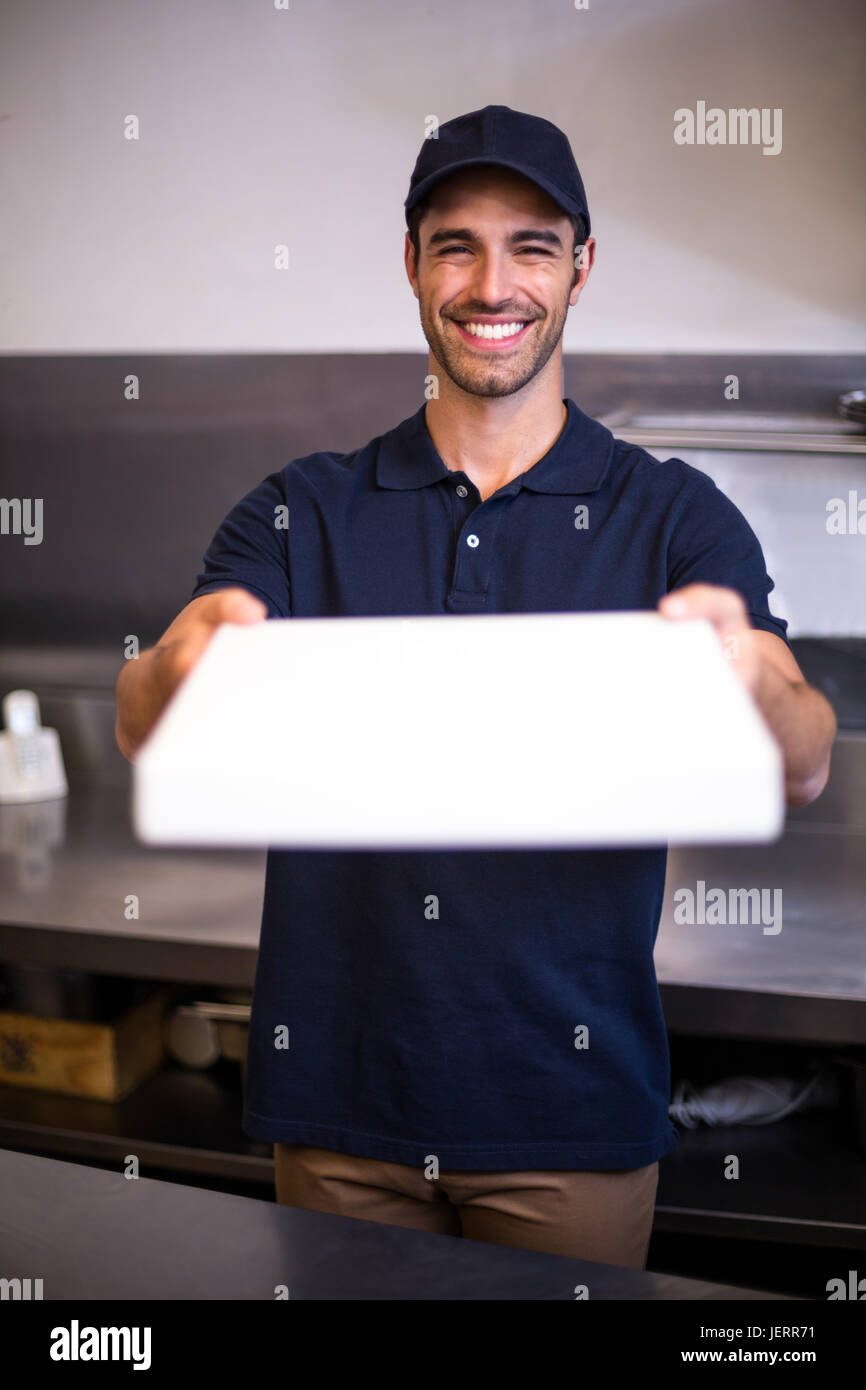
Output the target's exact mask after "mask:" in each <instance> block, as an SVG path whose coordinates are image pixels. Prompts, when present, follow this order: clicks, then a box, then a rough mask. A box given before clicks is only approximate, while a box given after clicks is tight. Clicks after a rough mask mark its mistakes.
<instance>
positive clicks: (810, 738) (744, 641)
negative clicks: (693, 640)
mask: <svg viewBox="0 0 866 1390" xmlns="http://www.w3.org/2000/svg"><path fill="white" fill-rule="evenodd" d="M658 610H659V612H660V613H661V615H662V617H664V618H671V619H673V620H677V619H682V618H707V619H708V620H709V621H710V622H711V623H712V624H713V626H714V627H715V629H716V632H717V633H718V636H719V639H720V641H721V642H722V644H723V646H724V648H725V652H726V654H727V655H728V656H729V657H731V658H732V660H733V665H734V670H735V671H736V672H737V674H738V676H739V677H740V679H741V680H742V681H743V683H744V685H745V686H746V688H747V690H749V692H750V693H751V695H752V697H753V699H754V700H755V702H756V704H757V706H758V708H759V709H760V711H761V713H762V714H763V716H764V718H765V719H766V721H767V723H768V725H769V726H770V729H771V730H772V732H773V734H774V736H775V738H776V740H777V742H778V744H779V747H780V748H781V750H782V756H783V758H784V764H785V799H786V801H787V804H788V805H789V806H792V807H794V806H808V805H809V803H810V802H811V801H814V800H815V798H816V797H817V796H820V794H821V792H822V791H823V790H824V787H825V786H826V783H827V778H828V777H829V775H830V750H831V747H832V745H833V740H834V739H835V737H836V716H835V714H834V713H833V707H832V705H831V704H830V702H829V700H827V699H826V698H825V697H824V696H823V695H822V694H821V692H820V690H816V689H815V688H814V686H811V685H808V684H807V683H806V679H805V677H804V675H803V672H802V671H801V670H800V667H799V666H798V665H797V662H796V661H795V659H794V656H793V654H792V652H791V651H790V649H789V648H788V647H787V646H786V645H785V643H784V642H783V641H782V639H781V638H780V637H777V636H776V635H775V633H772V632H763V631H761V630H759V629H757V628H753V627H752V625H751V623H750V621H749V615H748V612H747V610H746V605H745V603H744V602H743V599H742V598H741V596H740V595H739V594H738V593H737V592H736V590H735V589H726V588H723V587H722V586H721V585H718V584H688V585H686V586H685V587H683V588H682V589H676V590H674V592H673V593H670V594H666V595H665V596H664V598H663V599H661V601H660V603H659V605H658Z"/></svg>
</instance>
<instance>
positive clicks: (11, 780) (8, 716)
mask: <svg viewBox="0 0 866 1390" xmlns="http://www.w3.org/2000/svg"><path fill="white" fill-rule="evenodd" d="M3 723H4V725H5V731H4V732H2V733H0V802H13V801H50V800H53V799H54V798H55V797H59V796H66V795H67V793H68V791H69V787H68V784H67V781H66V771H65V768H64V766H63V755H62V753H61V751H60V739H59V737H58V735H57V730H56V729H43V727H42V723H41V720H40V714H39V701H38V699H37V698H36V696H35V694H34V693H33V691H32V690H10V691H9V694H8V695H6V696H5V697H4V699H3Z"/></svg>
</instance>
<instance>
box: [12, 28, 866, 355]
mask: <svg viewBox="0 0 866 1390" xmlns="http://www.w3.org/2000/svg"><path fill="white" fill-rule="evenodd" d="M864 34H866V14H864V6H863V4H862V0H821V2H820V3H815V0H761V3H760V4H757V3H755V0H725V2H724V3H722V2H721V0H589V8H588V9H586V10H576V9H575V7H574V0H440V2H439V3H435V0H434V2H433V3H408V0H368V2H367V3H365V4H360V5H359V4H355V3H348V0H343V2H342V3H341V2H340V0H291V6H290V9H289V10H288V11H278V10H275V9H274V8H273V0H146V3H142V0H139V2H138V3H133V0H74V2H73V0H3V6H2V19H0V53H2V57H0V91H2V94H3V95H2V110H0V153H2V181H3V187H2V197H0V242H2V248H0V276H2V280H0V325H2V326H0V351H2V352H5V353H19V352H114V351H118V350H127V349H138V350H145V351H184V350H188V351H209V350H213V351H246V350H249V351H256V350H260V351H290V352H305V351H313V352H325V351H341V350H342V351H356V352H364V351H393V350H396V351H400V350H407V351H412V350H415V351H420V350H422V349H423V348H424V342H423V338H422V335H421V331H420V326H419V322H418V314H417V305H416V301H415V299H414V297H413V296H412V294H411V291H410V289H409V286H408V284H407V282H406V280H405V273H404V270H403V265H402V245H403V234H404V227H405V224H404V220H403V211H402V202H403V199H404V197H405V195H406V190H407V186H408V181H409V174H410V171H411V168H412V165H413V163H414V160H415V157H416V155H417V152H418V148H419V146H420V143H421V139H422V138H423V131H424V124H423V123H424V118H425V116H427V115H428V114H431V113H432V114H435V115H437V116H438V117H439V119H440V120H443V121H444V120H447V119H449V118H450V117H451V116H454V115H457V114H459V113H460V112H464V111H469V110H474V109H476V108H478V107H480V106H484V105H486V104H487V103H488V102H503V103H505V104H507V105H510V106H513V107H515V108H517V109H521V110H528V111H533V112H535V113H537V114H539V115H543V116H546V117H547V118H548V119H550V120H552V121H554V122H556V124H558V125H561V126H562V127H563V129H565V130H566V132H567V133H568V135H569V137H570V139H571V141H572V145H573V148H574V150H575V154H576V157H577V160H578V163H579V165H580V166H581V170H582V173H583V175H584V180H585V183H586V186H587V192H588V195H589V201H590V208H591V212H592V217H593V231H594V232H595V234H596V235H597V237H598V242H599V247H598V259H597V263H596V267H595V269H594V271H593V275H592V278H591V280H590V284H589V286H588V288H587V290H586V292H585V294H584V296H583V298H582V300H581V304H580V306H579V308H578V310H576V311H574V312H573V313H572V314H571V315H570V318H569V323H568V326H567V329H566V337H565V346H566V350H568V351H578V350H586V351H590V350H592V351H599V350H602V351H626V350H632V351H683V352H685V351H696V352H697V351H724V350H727V349H731V350H751V351H811V352H814V351H827V352H832V351H863V350H864V349H866V331H864V328H866V311H864V303H866V294H864V289H866V276H864V264H866V256H864V225H866V180H864V178H863V155H862V151H863V148H864V134H866V130H864V109H866V100H864V95H863V93H864V84H863V76H862V74H863V66H862V63H863V41H864ZM698 100H705V101H706V102H707V104H708V105H709V106H713V105H717V106H720V107H723V108H725V109H727V108H728V107H730V106H738V107H739V106H746V107H749V106H757V107H759V108H760V107H767V108H771V109H772V108H775V107H781V108H782V110H783V147H782V152H781V153H780V154H779V155H777V156H765V155H763V154H762V151H761V148H760V147H757V146H737V145H734V146H716V147H711V146H706V145H705V146H693V147H681V146H677V145H675V144H674V141H673V127H674V120H673V113H674V111H675V110H676V109H677V108H678V107H682V106H690V107H692V108H694V106H695V104H696V102H697V101H698ZM130 113H134V114H135V115H137V116H138V117H139V119H140V122H141V138H140V139H139V140H138V141H137V142H131V141H127V140H125V139H124V138H123V124H122V123H123V119H124V117H125V116H127V115H128V114H130ZM278 242H285V243H287V244H288V246H289V250H290V268H289V270H288V271H284V272H280V271H277V270H275V269H274V268H273V246H274V244H275V243H278Z"/></svg>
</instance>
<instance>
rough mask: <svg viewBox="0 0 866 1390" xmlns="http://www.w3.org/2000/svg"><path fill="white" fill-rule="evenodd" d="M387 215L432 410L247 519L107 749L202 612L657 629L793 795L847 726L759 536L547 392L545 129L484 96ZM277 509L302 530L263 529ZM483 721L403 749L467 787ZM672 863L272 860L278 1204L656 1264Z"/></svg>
mask: <svg viewBox="0 0 866 1390" xmlns="http://www.w3.org/2000/svg"><path fill="white" fill-rule="evenodd" d="M406 214H407V223H408V231H407V235H406V246H405V260H406V269H407V273H408V277H409V281H410V283H411V286H412V289H413V291H414V293H415V295H416V297H417V298H418V302H419V307H420V314H421V325H422V328H423V331H424V336H425V338H426V340H427V343H428V345H429V348H430V358H429V368H428V387H429V388H430V389H429V397H430V398H429V399H428V400H427V401H426V402H425V404H423V405H422V406H421V407H420V408H419V409H418V410H417V411H416V412H415V413H414V414H413V415H411V416H410V417H409V418H408V419H406V420H404V421H402V423H400V424H398V425H397V426H396V427H395V428H393V429H391V430H389V431H388V432H387V433H385V434H383V435H381V436H379V437H378V438H376V439H374V440H372V441H371V442H370V443H368V444H366V445H364V446H362V447H360V448H358V449H356V450H354V451H353V452H351V453H348V454H338V453H333V452H320V453H316V454H312V455H309V456H307V457H304V458H299V459H294V460H292V461H291V462H289V463H288V464H287V465H286V466H285V467H284V468H283V469H281V470H280V472H278V473H274V474H271V475H270V476H269V477H268V478H266V479H265V480H264V482H262V483H261V484H259V486H258V487H256V488H255V489H253V491H252V492H250V493H248V494H247V496H246V497H244V498H243V499H242V500H241V501H240V502H239V503H238V504H237V506H236V507H235V508H234V509H233V510H232V511H231V513H230V514H229V516H228V517H227V518H226V520H225V521H224V522H223V524H222V526H221V527H220V528H219V530H218V531H217V534H216V535H215V537H214V538H213V540H212V542H211V545H210V547H209V549H208V551H207V553H206V555H205V562H204V569H203V571H202V573H201V574H200V575H199V576H198V580H197V583H196V586H195V589H194V591H193V597H192V600H191V602H190V603H189V604H188V605H187V607H186V608H185V609H184V610H183V611H182V612H181V614H180V615H179V616H178V617H177V618H176V619H175V621H174V622H173V623H172V624H171V626H170V627H169V628H168V630H167V632H166V633H165V634H164V636H163V638H162V639H161V640H160V642H159V643H158V644H157V646H156V647H155V648H153V649H152V650H151V651H150V652H145V653H143V654H142V656H141V658H140V659H139V661H137V662H129V663H127V665H126V667H125V668H124V669H123V670H122V671H121V673H120V676H119V677H118V682H117V696H118V721H117V737H118V742H119V744H120V747H121V749H122V750H123V751H124V752H125V753H126V754H127V756H134V753H135V750H136V748H137V747H138V745H139V744H140V742H141V741H142V739H143V738H144V737H145V736H146V733H147V731H148V730H149V728H150V727H151V726H152V724H153V722H154V720H155V719H156V717H157V716H158V714H159V711H160V710H161V708H162V707H163V705H164V704H165V701H166V700H167V699H168V698H169V696H170V694H171V692H172V691H173V690H174V689H175V688H176V685H177V683H178V681H179V680H181V679H183V677H184V676H185V674H186V673H187V672H188V671H189V669H190V668H191V666H192V665H193V664H194V662H195V661H196V660H197V659H198V657H199V656H200V655H201V652H202V651H203V650H204V648H205V646H206V645H207V642H208V641H209V640H210V637H211V635H212V633H213V631H214V630H215V627H216V626H217V625H218V624H219V623H220V622H224V621H237V622H246V621H257V620H260V619H262V618H264V617H266V616H268V617H286V618H288V617H321V616H329V615H330V616H346V615H349V616H351V615H355V616H363V615H406V614H426V613H438V614H447V613H454V614H459V613H501V612H568V611H575V612H579V611H589V610H595V611H598V610H605V609H613V610H629V609H631V610H641V609H642V610H653V609H658V611H660V612H661V613H662V614H663V615H664V616H666V617H668V618H670V619H671V620H672V621H673V620H677V619H680V618H683V617H694V616H702V617H706V618H708V619H709V620H710V621H711V622H712V623H713V625H714V627H715V629H716V631H717V632H718V635H719V639H720V641H724V642H725V645H726V650H727V651H729V652H730V654H731V655H733V656H734V658H735V667H736V669H737V671H738V673H739V675H740V676H741V678H742V680H743V681H744V683H745V685H746V686H747V688H748V689H749V690H750V691H751V693H752V696H753V698H754V699H755V701H756V702H757V704H758V706H759V708H760V709H761V711H762V713H763V715H764V717H765V719H766V720H767V723H768V725H769V726H770V728H771V729H772V731H773V733H774V734H775V736H776V738H777V740H778V742H779V744H780V747H781V749H782V752H783V756H784V764H785V777H786V788H787V797H788V801H789V804H791V805H802V804H805V803H806V802H808V801H810V800H812V799H813V798H814V797H815V796H817V795H818V794H819V792H820V791H821V789H822V787H823V785H824V783H825V781H826V778H827V774H828V768H829V755H830V746H831V743H832V741H833V737H834V734H835V719H834V716H833V712H832V710H831V708H830V706H829V705H828V704H827V702H826V700H825V699H824V698H823V696H821V695H820V694H819V693H818V692H817V691H815V690H813V689H811V688H810V687H809V686H807V685H806V683H805V681H804V680H803V677H802V674H801V672H800V670H799V668H798V666H797V664H796V662H795V660H794V658H793V655H792V653H791V650H790V647H789V646H788V644H787V641H786V637H785V631H786V625H785V622H784V621H783V620H782V619H780V618H777V617H775V616H774V615H773V614H772V613H771V612H770V609H769V607H768V602H767V599H768V594H769V593H770V591H771V589H772V587H773V585H772V581H771V580H770V578H769V577H768V575H767V572H766V569H765V565H764V558H763V555H762V552H761V547H760V545H759V543H758V540H757V538H756V537H755V535H754V533H753V531H752V530H751V528H750V527H749V525H748V524H747V522H746V521H745V519H744V518H743V516H742V515H741V513H740V512H739V511H738V510H737V508H736V507H735V506H734V505H733V504H732V503H731V502H730V501H729V500H728V499H727V498H726V497H725V496H724V494H723V493H721V492H720V491H719V490H718V489H717V488H716V486H715V484H714V483H713V482H712V481H711V480H710V479H709V478H708V477H707V476H706V475H705V474H703V473H701V472H699V471H698V470H697V469H695V468H692V467H690V466H689V465H687V464H685V463H684V462H682V461H680V460H677V459H670V460H668V461H666V462H660V461H658V460H656V459H655V458H653V457H652V456H651V455H649V454H647V453H646V452H644V451H643V450H641V449H638V448H634V447H632V446H630V445H628V444H626V443H623V442H622V441H619V440H616V439H614V437H613V436H612V434H611V433H610V432H609V431H608V430H607V429H605V428H604V427H603V426H602V425H601V424H600V423H598V422H597V421H594V420H592V419H590V418H589V417H588V416H587V415H585V414H584V413H583V412H582V411H581V410H580V409H579V408H578V407H577V405H576V404H575V403H574V402H573V401H572V400H563V398H562V394H561V380H562V331H563V327H564V324H565V320H566V316H567V314H568V310H569V308H570V307H573V306H574V305H575V304H576V303H577V301H578V298H579V296H580V294H581V293H582V291H583V288H584V286H585V284H586V281H587V277H588V275H589V273H590V270H591V268H592V264H593V260H594V255H595V241H594V238H592V237H591V236H590V235H589V233H590V221H589V211H588V207H587V203H586V197H585V193H584V188H583V183H582V181H581V178H580V174H579V172H578V169H577V166H576V164H575V162H574V158H573V155H572V152H571V149H570V146H569V144H568V141H567V139H566V137H565V135H564V134H563V133H562V132H561V131H560V130H558V129H557V128H556V127H555V126H553V125H551V124H550V123H549V122H547V121H544V120H541V119H539V118H537V117H534V116H529V115H524V114H523V113H520V112H516V111H512V110H510V109H509V108H508V107H504V106H488V107H485V108H484V110H482V111H475V112H472V113H470V114H469V115H466V116H461V117H459V118H457V119H455V120H453V121H449V122H448V123H447V124H445V125H443V126H442V127H441V128H440V129H439V130H438V133H437V138H435V139H430V140H426V141H425V142H424V144H423V146H422V148H421V152H420V154H419V156H418V160H417V163H416V166H415V170H414V173H413V175H412V180H411V184H410V190H409V196H408V198H407V200H406ZM581 247H582V248H583V250H580V248H581ZM286 507H288V508H289V514H290V516H291V529H290V531H286V530H283V529H278V528H277V527H275V525H274V518H275V515H277V514H279V513H280V511H281V509H284V508H286ZM578 518H579V520H580V524H578ZM361 676H363V673H359V672H350V673H347V684H346V691H345V698H346V699H347V700H350V699H351V698H352V681H353V680H357V679H358V678H359V677H361ZM495 698H496V692H495V691H491V699H495ZM639 703H640V671H639V670H636V671H635V707H636V710H638V709H639ZM484 717H485V711H484V710H483V709H467V708H464V707H463V706H462V705H461V702H460V693H459V689H455V693H454V701H453V705H452V706H451V707H449V708H447V709H443V711H442V719H441V722H440V723H439V725H438V726H437V727H435V728H428V727H423V728H422V727H419V728H418V730H417V737H418V747H419V752H420V754H421V755H423V756H424V757H428V758H429V757H431V756H437V757H441V758H447V759H448V760H449V762H450V764H451V766H452V767H453V770H454V796H455V799H457V798H459V797H460V794H461V785H462V784H463V782H464V779H470V780H471V778H472V776H473V761H472V750H473V730H474V729H475V728H476V727H477V726H478V724H479V723H480V722H481V721H483V719H484ZM533 718H534V711H533V710H532V709H527V710H526V711H525V717H524V718H523V720H522V721H521V724H520V727H517V728H515V729H514V738H515V740H517V739H531V738H532V732H533ZM280 736H284V737H288V738H294V737H298V738H303V737H306V736H308V731H306V730H303V729H299V730H296V729H292V728H286V729H281V730H280ZM562 737H563V739H572V738H577V739H585V738H590V739H591V737H592V730H587V729H580V728H576V729H563V730H562ZM508 755H509V750H508V748H507V747H505V748H503V750H502V756H503V758H507V757H508ZM326 756H327V750H326V748H323V758H326ZM665 863H666V849H665V846H663V845H660V846H657V847H650V848H647V849H640V850H635V849H631V850H623V849H615V848H611V849H606V850H592V851H588V850H575V851H570V850H551V851H536V850H531V851H530V850H527V851H481V852H476V851H461V852H443V851H435V852H429V853H425V852H382V853H379V852H339V853H329V852H322V851H315V852H297V851H285V850H271V851H270V852H269V855H268V864H267V876H266V884H265V901H264V911H263V918H262V935H261V945H260V950H259V962H258V970H257V975H256V983H255V992H254V999H253V1010H252V1020H251V1026H250V1043H249V1054H248V1062H247V1087H246V1093H245V1107H244V1127H245V1129H246V1130H247V1132H248V1133H249V1134H250V1135H251V1136H252V1137H255V1138H258V1139H262V1140H273V1141H274V1142H275V1167H276V1186H277V1198H278V1200H279V1201H280V1202H284V1203H288V1204H291V1205H297V1206H304V1207H310V1208H315V1209H318V1210H321V1211H333V1212H339V1213H343V1214H347V1215H350V1216H356V1217H362V1218H366V1219H369V1220H378V1221H384V1222H390V1223H393V1224H397V1225H403V1226H412V1227H415V1228H417V1229H423V1230H430V1231H439V1232H448V1233H451V1234H455V1235H463V1236H466V1237H469V1238H470V1239H477V1240H485V1241H492V1242H495V1243H499V1244H504V1245H514V1246H523V1247H526V1248H531V1249H536V1250H544V1251H549V1252H552V1253H555V1254H563V1255H570V1256H573V1257H578V1258H585V1259H589V1260H599V1261H603V1262H608V1263H612V1264H618V1265H625V1266H631V1267H635V1268H640V1267H642V1266H643V1265H644V1264H645V1261H646V1253H647V1247H648V1244H649V1238H650V1231H651V1227H652V1218H653V1206H654V1200H655V1192H656V1184H657V1179H658V1160H659V1158H660V1157H662V1156H663V1155H664V1154H666V1153H668V1152H670V1151H671V1150H672V1149H673V1148H674V1147H675V1146H676V1134H675V1131H674V1130H673V1127H672V1126H671V1124H670V1121H669V1118H668V1105H669V1099H670V1075H669V1061H668V1050H667V1037H666V1033H665V1027H664V1020H663V1017H662V1013H661V1007H660V1003H659V994H658V987H657V983H656V977H655V971H654V965H653V947H654V943H655V937H656V932H657V929H658V922H659V914H660V911H661V903H662V895H663V889H664V880H665ZM433 904H435V908H434V907H433V906H432V905H433ZM287 1042H288V1045H287Z"/></svg>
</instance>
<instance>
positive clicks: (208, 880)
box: [0, 734, 866, 1043]
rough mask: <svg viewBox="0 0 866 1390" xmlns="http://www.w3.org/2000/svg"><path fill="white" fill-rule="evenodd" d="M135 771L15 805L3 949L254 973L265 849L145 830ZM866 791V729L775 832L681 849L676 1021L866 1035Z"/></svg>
mask: <svg viewBox="0 0 866 1390" xmlns="http://www.w3.org/2000/svg"><path fill="white" fill-rule="evenodd" d="M121 761H122V760H121ZM123 766H124V767H126V765H125V764H123ZM128 780H129V779H128V769H127V771H126V781H125V784H124V782H123V781H121V782H120V784H118V785H98V784H94V783H91V784H90V785H84V786H79V787H77V788H75V787H73V790H72V791H71V793H70V796H69V799H68V804H67V803H65V802H53V803H51V802H46V803H41V805H39V806H35V805H34V806H30V807H2V808H0V960H2V961H7V962H24V961H29V962H32V963H38V964H43V965H54V966H62V967H66V968H76V969H83V970H93V971H102V972H105V973H110V974H128V975H143V976H147V977H150V978H160V979H172V980H179V981H193V982H201V983H205V984H214V985H228V986H243V987H248V986H251V984H252V981H253V975H254V970H255V958H256V950H257V944H258V935H259V927H260V917H261V905H262V890H263V875H264V864H265V855H264V852H261V853H258V852H256V853H250V852H246V851H243V852H241V851H237V852H224V851H220V852H218V853H214V852H212V851H198V852H196V851H191V850H158V849H154V848H148V847H145V846H143V845H140V844H139V843H138V842H137V841H136V840H135V839H134V837H133V834H132V831H131V827H130V820H129V790H128ZM864 802H866V735H862V734H844V735H841V736H840V738H839V740H838V742H837V745H836V748H835V750H834V756H833V767H832V775H831V781H830V784H829V786H828V788H827V790H826V791H825V792H824V794H823V796H822V797H821V798H819V800H818V801H817V802H815V803H813V805H812V806H810V807H806V808H804V809H803V810H801V811H794V812H791V813H789V816H788V822H787V826H786V830H785V834H784V835H783V836H782V838H781V839H780V840H779V841H777V842H776V843H775V844H772V845H763V846H748V847H743V846H739V847H718V846H714V847H706V848H703V847H690V848H688V849H676V848H674V849H672V850H671V852H670V856H669V867H668V877H667V884H666V888H665V902H664V909H663V914H662V921H661V925H660V928H659V937H658V943H657V948H656V964H657V970H658V977H659V983H660V988H661V995H662V1001H663V1004H664V1008H665V1015H666V1018H667V1020H668V1025H669V1027H670V1028H671V1029H673V1030H675V1031H684V1032H697V1033H707V1034H719V1035H740V1036H750V1037H767V1038H788V1039H797V1038H799V1039H803V1040H806V1039H809V1040H814V1041H823V1042H837V1043H843V1042H866V805H864ZM699 881H703V882H704V884H705V885H706V891H707V892H709V890H710V889H711V888H721V889H723V890H724V891H725V894H726V895H727V893H728V890H729V889H744V890H748V889H754V888H757V889H759V890H763V891H764V893H765V901H766V902H768V903H772V902H773V901H776V902H777V903H779V904H780V906H781V916H780V918H779V919H778V922H779V924H780V929H779V930H776V929H775V927H774V926H772V925H771V926H770V929H769V930H766V929H765V925H766V924H764V923H762V922H760V921H745V922H744V921H740V922H739V923H736V924H723V925H708V924H699V923H694V924H688V923H679V922H677V920H676V906H677V900H676V899H675V894H677V893H678V892H679V890H680V889H683V888H690V889H691V890H692V891H693V892H695V891H697V885H698V882H699ZM130 894H135V895H136V896H137V898H138V901H139V916H138V918H137V919H132V920H129V919H127V917H126V916H125V915H124V914H125V902H126V899H127V897H128V895H130ZM774 894H779V895H780V898H779V897H777V898H775V899H774V897H773V895H774Z"/></svg>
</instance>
